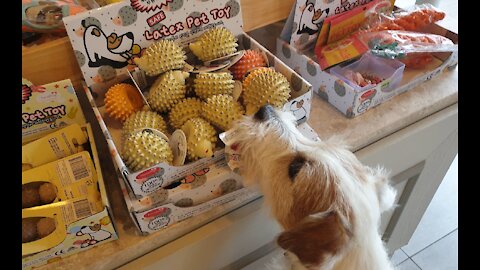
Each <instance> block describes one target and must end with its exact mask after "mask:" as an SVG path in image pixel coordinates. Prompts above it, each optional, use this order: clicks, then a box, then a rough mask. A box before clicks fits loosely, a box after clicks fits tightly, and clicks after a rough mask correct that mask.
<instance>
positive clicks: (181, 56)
mask: <svg viewBox="0 0 480 270" xmlns="http://www.w3.org/2000/svg"><path fill="white" fill-rule="evenodd" d="M185 59H187V57H186V56H185V52H184V51H183V50H182V48H180V47H179V46H178V45H177V44H176V43H175V42H173V41H170V40H160V41H158V42H155V43H153V44H152V45H150V46H149V47H148V48H147V49H146V50H145V53H144V54H143V55H142V56H141V57H140V58H135V59H134V60H133V61H134V62H135V64H137V66H138V67H139V68H140V69H141V70H143V71H145V73H146V74H147V75H149V76H156V75H158V74H160V73H163V72H166V71H169V70H173V69H181V68H183V67H184V66H185Z"/></svg>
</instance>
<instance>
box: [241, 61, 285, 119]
mask: <svg viewBox="0 0 480 270" xmlns="http://www.w3.org/2000/svg"><path fill="white" fill-rule="evenodd" d="M242 95H243V101H244V104H245V106H246V110H247V115H252V114H254V113H255V112H256V111H258V109H260V107H262V106H263V105H266V104H270V105H272V106H274V107H277V108H280V107H282V106H283V105H284V104H285V103H286V102H287V101H288V98H289V97H290V83H289V82H288V80H287V78H285V76H283V75H282V74H281V73H279V72H277V71H275V70H273V69H271V68H260V69H255V70H253V71H252V72H251V73H250V74H248V76H247V77H246V78H245V80H244V81H243V93H242Z"/></svg>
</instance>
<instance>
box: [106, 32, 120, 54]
mask: <svg viewBox="0 0 480 270" xmlns="http://www.w3.org/2000/svg"><path fill="white" fill-rule="evenodd" d="M107 40H108V45H107V47H108V49H110V50H113V49H116V48H118V46H120V44H122V36H120V37H119V36H117V34H115V33H112V34H110V36H108V38H107Z"/></svg>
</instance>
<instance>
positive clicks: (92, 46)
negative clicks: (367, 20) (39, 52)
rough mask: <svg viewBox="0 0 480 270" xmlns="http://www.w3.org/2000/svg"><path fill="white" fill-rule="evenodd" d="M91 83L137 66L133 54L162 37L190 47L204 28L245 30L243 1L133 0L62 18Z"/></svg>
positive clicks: (86, 79) (86, 78) (81, 66)
mask: <svg viewBox="0 0 480 270" xmlns="http://www.w3.org/2000/svg"><path fill="white" fill-rule="evenodd" d="M64 23H65V28H66V30H67V33H68V36H69V38H70V41H71V43H72V47H73V50H74V52H75V56H76V57H77V60H78V64H79V66H80V68H81V70H82V73H83V77H84V78H85V81H86V83H87V85H88V86H91V85H92V84H94V83H107V82H109V81H112V80H114V79H115V78H116V77H117V74H119V73H123V74H126V69H125V68H126V67H128V66H130V67H132V66H134V64H133V61H132V58H133V57H139V56H140V55H141V53H142V52H143V51H144V49H145V48H147V47H148V46H149V45H150V44H152V43H153V42H155V41H157V40H160V39H168V40H173V41H177V42H179V43H180V45H182V46H183V45H186V44H188V43H189V42H190V41H192V40H193V39H194V38H196V37H198V36H199V35H200V34H201V33H202V32H203V31H204V30H206V29H209V28H213V27H221V26H223V27H226V28H228V29H230V30H231V31H232V32H233V33H234V34H235V35H239V34H240V33H242V24H243V22H242V14H241V8H240V3H239V0H215V1H198V0H183V1H177V0H149V1H144V0H131V1H122V2H120V3H115V4H111V5H108V6H105V7H102V8H98V9H94V10H90V11H87V12H83V13H81V14H78V15H75V16H68V17H66V18H64Z"/></svg>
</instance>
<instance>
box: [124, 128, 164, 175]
mask: <svg viewBox="0 0 480 270" xmlns="http://www.w3.org/2000/svg"><path fill="white" fill-rule="evenodd" d="M122 159H123V161H124V162H125V164H126V165H127V167H128V168H129V169H130V170H133V171H139V170H143V169H146V168H148V167H151V166H153V165H155V164H158V163H162V162H165V163H168V164H172V161H173V153H172V149H170V146H169V145H168V142H167V141H165V140H164V139H163V138H162V137H160V136H159V135H157V134H155V133H153V132H151V131H149V130H143V131H141V132H136V133H132V134H130V136H128V138H127V139H126V140H125V144H124V146H123V152H122Z"/></svg>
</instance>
